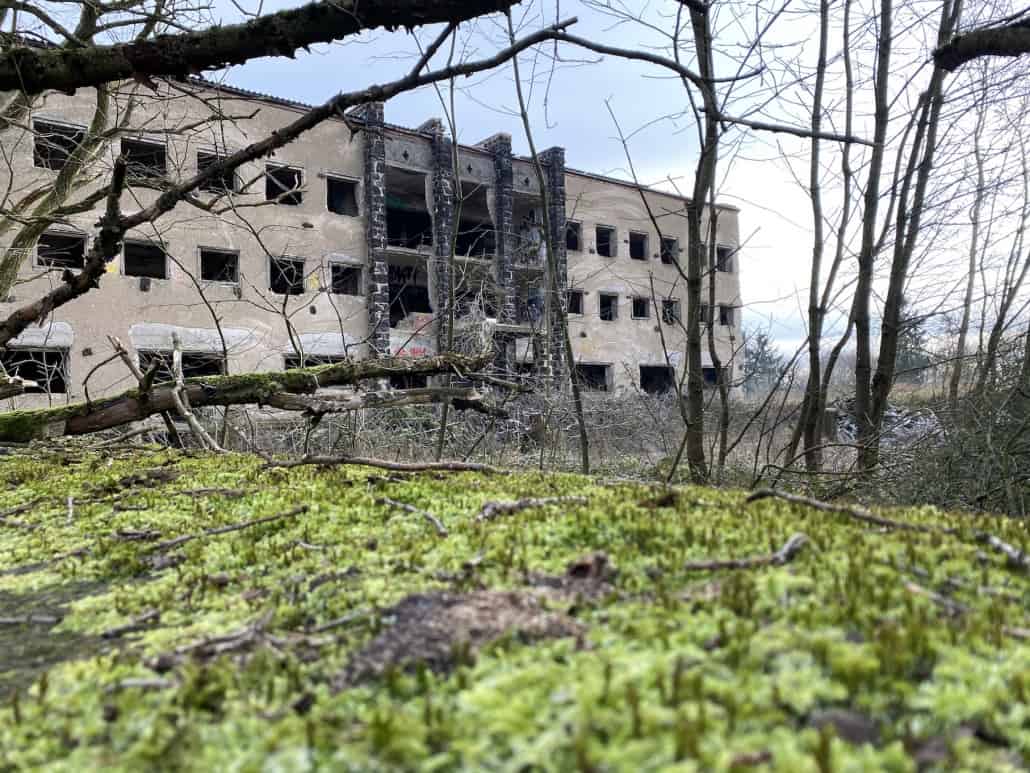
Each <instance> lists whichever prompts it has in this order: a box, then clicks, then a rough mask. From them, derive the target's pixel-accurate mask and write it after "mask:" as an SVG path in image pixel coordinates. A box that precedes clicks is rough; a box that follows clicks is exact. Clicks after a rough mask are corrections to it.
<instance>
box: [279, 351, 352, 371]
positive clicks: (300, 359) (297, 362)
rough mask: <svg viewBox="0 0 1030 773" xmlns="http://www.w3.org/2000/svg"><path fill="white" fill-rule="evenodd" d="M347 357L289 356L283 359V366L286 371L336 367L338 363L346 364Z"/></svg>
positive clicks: (328, 355)
mask: <svg viewBox="0 0 1030 773" xmlns="http://www.w3.org/2000/svg"><path fill="white" fill-rule="evenodd" d="M346 361H347V357H346V356H345V355H342V354H304V355H300V354H296V353H294V354H287V355H286V356H285V357H283V365H284V366H285V368H286V370H293V369H294V368H313V367H315V366H316V365H335V364H336V363H338V362H346Z"/></svg>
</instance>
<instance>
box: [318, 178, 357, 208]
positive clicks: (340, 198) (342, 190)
mask: <svg viewBox="0 0 1030 773" xmlns="http://www.w3.org/2000/svg"><path fill="white" fill-rule="evenodd" d="M325 205H326V208H327V209H328V210H329V211H330V212H332V213H333V214H334V215H346V216H348V217H357V216H358V184H357V182H356V181H354V180H345V179H343V178H341V177H328V176H327V177H326V178H325Z"/></svg>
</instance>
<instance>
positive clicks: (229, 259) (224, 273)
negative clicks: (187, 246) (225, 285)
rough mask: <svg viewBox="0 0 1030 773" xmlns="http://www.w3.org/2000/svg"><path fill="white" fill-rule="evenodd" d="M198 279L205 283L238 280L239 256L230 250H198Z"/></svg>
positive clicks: (234, 282)
mask: <svg viewBox="0 0 1030 773" xmlns="http://www.w3.org/2000/svg"><path fill="white" fill-rule="evenodd" d="M200 278H201V279H202V280H204V281H205V282H231V283H232V284H236V283H237V282H238V281H239V279H240V254H239V253H238V252H233V251H231V250H214V249H208V248H206V247H201V248H200Z"/></svg>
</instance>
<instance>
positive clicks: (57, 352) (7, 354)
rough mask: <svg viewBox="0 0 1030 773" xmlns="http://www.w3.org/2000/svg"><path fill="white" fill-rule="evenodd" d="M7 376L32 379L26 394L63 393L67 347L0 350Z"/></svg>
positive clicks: (66, 383)
mask: <svg viewBox="0 0 1030 773" xmlns="http://www.w3.org/2000/svg"><path fill="white" fill-rule="evenodd" d="M0 361H2V362H3V365H4V370H6V371H7V375H8V376H17V377H18V378H23V379H26V380H28V381H34V382H35V383H36V386H34V387H28V388H27V389H26V390H25V392H26V393H27V394H50V395H63V394H65V393H66V392H67V391H68V350H67V349H27V348H26V349H19V348H10V349H4V350H3V351H2V352H0Z"/></svg>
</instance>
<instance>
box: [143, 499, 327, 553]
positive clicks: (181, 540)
mask: <svg viewBox="0 0 1030 773" xmlns="http://www.w3.org/2000/svg"><path fill="white" fill-rule="evenodd" d="M307 511H308V506H307V505H300V506H299V507H294V508H292V509H291V510H287V511H285V512H282V513H276V514H275V515H266V516H264V517H263V518H255V519H253V520H250V521H243V522H242V523H234V524H230V525H228V526H219V527H217V528H214V529H205V530H204V531H201V532H197V533H195V534H183V535H182V536H181V537H176V538H175V539H170V540H165V541H164V542H159V543H157V544H156V545H153V546H152V547H151V548H150V549H149V550H148V551H147V552H148V553H160V552H164V551H167V550H171V549H173V548H177V547H181V546H182V545H185V544H186V543H187V542H192V541H193V540H195V539H200V538H201V537H215V536H218V535H220V534H229V533H230V532H234V531H241V530H243V529H249V528H250V527H252V526H260V525H261V524H264V523H272V522H273V521H278V520H281V519H283V518H293V517H295V516H298V515H301V514H303V513H306V512H307Z"/></svg>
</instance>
